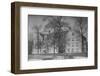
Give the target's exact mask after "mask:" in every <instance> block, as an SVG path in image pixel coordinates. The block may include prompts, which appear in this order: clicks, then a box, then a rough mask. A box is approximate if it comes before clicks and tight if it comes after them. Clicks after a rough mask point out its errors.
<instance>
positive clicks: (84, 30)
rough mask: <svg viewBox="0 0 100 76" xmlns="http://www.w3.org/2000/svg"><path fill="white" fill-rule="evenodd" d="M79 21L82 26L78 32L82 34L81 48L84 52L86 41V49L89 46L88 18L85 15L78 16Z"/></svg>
mask: <svg viewBox="0 0 100 76" xmlns="http://www.w3.org/2000/svg"><path fill="white" fill-rule="evenodd" d="M76 20H77V22H78V23H79V27H80V30H79V31H77V33H79V34H80V36H81V42H82V47H81V50H82V52H85V51H84V42H85V43H86V44H85V45H86V50H87V48H88V42H87V38H88V37H87V30H88V27H87V18H84V17H78V18H76Z"/></svg>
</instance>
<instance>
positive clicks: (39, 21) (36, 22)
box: [28, 15, 88, 40]
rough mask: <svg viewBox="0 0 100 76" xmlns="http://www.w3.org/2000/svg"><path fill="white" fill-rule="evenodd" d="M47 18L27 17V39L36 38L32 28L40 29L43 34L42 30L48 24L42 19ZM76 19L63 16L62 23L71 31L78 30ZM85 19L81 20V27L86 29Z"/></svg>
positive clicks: (42, 16) (39, 16)
mask: <svg viewBox="0 0 100 76" xmlns="http://www.w3.org/2000/svg"><path fill="white" fill-rule="evenodd" d="M46 17H47V16H44V15H28V39H29V40H32V39H34V38H35V37H36V30H35V29H34V26H39V27H40V28H39V29H40V32H43V28H44V27H45V25H46V24H47V23H48V21H47V20H45V21H44V19H45V18H46ZM76 18H77V17H68V16H64V22H66V23H68V24H69V26H70V27H71V28H72V29H75V30H78V29H79V27H78V26H77V25H79V24H78V23H77V21H76ZM87 24H88V21H87V17H84V19H83V25H84V26H85V27H86V28H87Z"/></svg>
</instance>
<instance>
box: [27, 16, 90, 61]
mask: <svg viewBox="0 0 100 76" xmlns="http://www.w3.org/2000/svg"><path fill="white" fill-rule="evenodd" d="M77 58H79V59H80V58H88V17H77V16H76V17H75V16H56V15H28V60H29V61H30V60H62V59H77Z"/></svg>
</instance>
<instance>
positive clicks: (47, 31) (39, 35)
mask: <svg viewBox="0 0 100 76" xmlns="http://www.w3.org/2000/svg"><path fill="white" fill-rule="evenodd" d="M11 13H12V14H11V72H12V73H14V74H25V73H43V72H60V71H74V70H87V69H97V67H98V66H97V62H98V59H97V56H98V51H97V44H98V43H97V42H98V39H97V33H98V26H97V21H98V18H97V7H95V6H81V5H64V4H62V5H61V4H48V3H32V2H13V3H12V4H11Z"/></svg>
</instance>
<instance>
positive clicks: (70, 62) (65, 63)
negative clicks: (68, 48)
mask: <svg viewBox="0 0 100 76" xmlns="http://www.w3.org/2000/svg"><path fill="white" fill-rule="evenodd" d="M28 14H33V15H60V16H78V17H79V16H81V17H88V58H86V59H66V60H47V61H42V60H39V61H28V41H27V40H28ZM20 17H21V21H20V31H21V34H20V44H21V45H20V47H21V48H20V69H21V70H25V69H42V68H57V67H75V66H90V65H94V11H88V10H87V11H86V10H76V9H75V10H74V9H59V10H58V9H51V8H40V7H21V8H20Z"/></svg>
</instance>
